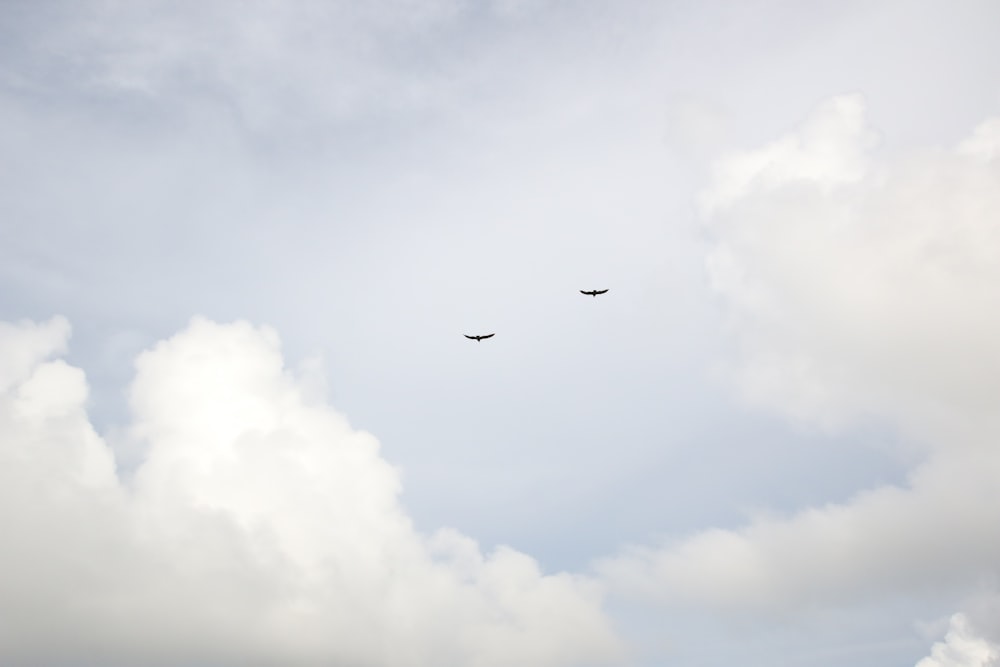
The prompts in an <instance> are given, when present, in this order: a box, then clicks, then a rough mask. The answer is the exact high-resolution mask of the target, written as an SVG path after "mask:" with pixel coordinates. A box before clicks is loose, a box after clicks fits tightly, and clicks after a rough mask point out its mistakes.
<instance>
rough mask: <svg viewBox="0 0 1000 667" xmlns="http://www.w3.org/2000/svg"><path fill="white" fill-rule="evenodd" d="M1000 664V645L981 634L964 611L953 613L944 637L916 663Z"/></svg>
mask: <svg viewBox="0 0 1000 667" xmlns="http://www.w3.org/2000/svg"><path fill="white" fill-rule="evenodd" d="M997 664H1000V645H998V644H995V643H994V642H991V641H989V640H988V639H985V638H983V637H981V636H979V635H978V634H977V633H976V632H975V631H974V630H973V628H972V627H971V626H970V624H969V620H968V619H967V618H966V617H965V615H963V614H955V615H954V616H952V617H951V625H950V627H949V629H948V634H947V635H945V638H944V641H941V642H938V643H936V644H934V647H933V648H932V649H931V654H930V655H929V656H927V657H926V658H924V659H923V660H921V661H920V662H918V663H917V665H916V667H993V666H994V665H997Z"/></svg>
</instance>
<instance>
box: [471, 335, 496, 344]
mask: <svg viewBox="0 0 1000 667" xmlns="http://www.w3.org/2000/svg"><path fill="white" fill-rule="evenodd" d="M463 335H464V336H465V337H466V338H468V339H469V340H474V341H476V342H477V343H478V342H479V341H481V340H482V339H484V338H493V337H494V336H496V334H495V333H491V334H486V335H485V336H470V335H469V334H463Z"/></svg>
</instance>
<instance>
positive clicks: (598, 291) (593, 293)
mask: <svg viewBox="0 0 1000 667" xmlns="http://www.w3.org/2000/svg"><path fill="white" fill-rule="evenodd" d="M607 291H608V290H606V289H595V290H589V291H588V290H585V289H582V290H580V294H586V295H587V296H593V297H596V296H597V295H598V294H604V293H605V292H607ZM464 336H465V337H466V338H468V339H469V340H474V341H476V342H477V343H478V342H479V341H481V340H484V339H486V338H493V336H496V334H495V333H491V334H486V335H485V336H470V335H469V334H464Z"/></svg>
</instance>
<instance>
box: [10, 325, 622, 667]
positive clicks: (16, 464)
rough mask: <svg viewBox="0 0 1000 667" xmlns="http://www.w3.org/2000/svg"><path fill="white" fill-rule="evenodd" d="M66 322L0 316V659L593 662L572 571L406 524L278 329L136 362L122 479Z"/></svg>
mask: <svg viewBox="0 0 1000 667" xmlns="http://www.w3.org/2000/svg"><path fill="white" fill-rule="evenodd" d="M68 335H69V326H68V324H67V323H66V322H65V321H64V320H61V319H55V320H52V321H50V322H48V323H45V324H33V323H19V324H16V325H10V324H3V325H0V533H2V534H3V536H4V566H3V568H0V618H2V619H3V622H2V623H0V662H4V663H5V664H37V665H46V664H62V663H63V661H65V660H68V659H71V660H72V661H73V662H74V663H75V664H83V663H88V664H89V662H96V663H99V664H107V665H112V664H130V665H136V664H181V663H188V662H192V661H194V662H197V663H198V664H205V665H230V664H231V665H236V664H239V665H255V664H259V665H317V664H323V665H400V664H406V665H428V666H430V665H434V666H437V665H479V666H484V667H485V666H488V665H496V666H498V667H499V666H506V665H512V664H526V665H564V664H574V665H576V664H593V663H602V662H608V661H611V660H614V659H615V658H616V656H617V655H618V651H619V646H618V642H617V639H616V637H615V635H614V633H613V632H612V630H611V629H610V627H609V625H608V622H607V619H606V618H605V616H604V615H603V613H602V611H601V608H600V592H599V590H598V589H597V588H595V584H594V583H593V582H591V581H588V580H585V579H583V578H580V577H575V576H572V575H568V574H557V575H543V574H542V573H541V572H540V571H539V569H538V566H537V564H536V563H535V562H534V561H533V560H532V559H531V558H529V557H528V556H526V555H524V554H521V553H518V552H516V551H514V550H511V549H508V548H499V549H497V550H496V551H495V552H493V553H492V554H489V555H485V556H484V555H483V554H482V553H481V552H480V549H479V548H478V546H477V545H476V543H475V542H474V541H472V540H471V539H469V538H468V537H464V536H462V535H460V534H458V533H456V532H454V531H449V530H442V531H439V532H438V533H436V534H434V535H433V536H429V537H426V536H422V535H420V534H419V533H417V532H416V531H415V530H414V528H413V526H412V525H411V522H410V521H409V519H408V517H407V516H406V514H405V513H404V511H403V509H402V508H401V507H400V505H399V503H398V494H399V490H400V485H399V478H398V474H397V472H396V471H395V470H394V469H393V468H392V467H391V466H390V465H388V464H387V463H386V462H385V461H384V460H383V459H382V458H381V457H380V456H379V452H378V443H377V442H376V441H375V440H374V439H373V438H372V437H371V436H369V435H367V434H365V433H363V432H358V431H355V430H353V429H352V428H351V427H350V426H349V425H348V423H347V422H346V421H345V419H344V418H343V417H342V416H341V415H339V414H338V413H336V412H335V411H334V410H332V409H331V408H329V407H328V406H326V405H325V404H324V403H323V400H322V396H321V392H318V391H317V390H316V383H315V382H312V381H309V380H308V378H304V377H300V376H299V375H297V374H296V373H293V372H290V371H288V370H287V369H286V368H285V367H284V365H283V360H282V355H281V351H280V348H279V341H278V339H277V336H276V335H275V334H274V333H273V332H271V331H269V330H267V329H257V328H254V327H252V326H250V325H248V324H245V323H237V324H233V325H218V324H214V323H211V322H208V321H203V320H195V321H194V322H192V324H191V325H190V327H189V328H188V329H186V330H185V331H183V332H182V333H180V334H178V335H177V336H175V337H174V338H172V339H170V340H167V341H164V342H161V343H160V344H159V345H157V346H156V347H155V348H154V349H152V350H149V351H147V352H145V353H144V354H142V355H141V356H140V357H139V359H138V361H137V376H136V379H135V382H134V385H133V387H132V390H131V394H130V399H131V406H132V410H133V416H134V421H133V422H132V425H131V431H130V437H133V438H136V439H139V440H141V441H143V443H144V444H145V446H146V448H147V452H148V453H147V456H146V458H145V460H144V461H143V462H142V464H141V465H140V467H139V468H138V469H137V471H136V473H135V475H134V478H133V479H132V480H130V481H129V482H128V483H124V482H123V481H122V480H121V479H119V477H118V476H117V474H116V469H115V462H114V457H113V454H112V452H111V450H110V449H109V447H108V446H107V444H106V443H105V442H104V441H103V440H102V438H101V437H100V436H99V435H98V434H97V433H96V432H95V431H94V429H93V428H92V427H91V425H90V422H89V420H88V416H87V413H86V410H85V404H86V399H87V384H86V381H85V378H84V375H83V373H82V372H81V371H80V370H79V369H77V368H73V367H71V366H69V365H67V364H66V363H65V362H63V361H61V360H59V359H53V357H54V356H57V355H58V354H59V353H61V352H62V351H64V349H65V346H66V341H67V338H68Z"/></svg>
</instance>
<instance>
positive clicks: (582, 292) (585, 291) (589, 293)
mask: <svg viewBox="0 0 1000 667" xmlns="http://www.w3.org/2000/svg"><path fill="white" fill-rule="evenodd" d="M580 294H586V295H587V296H594V292H588V291H587V290H585V289H582V290H580Z"/></svg>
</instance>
